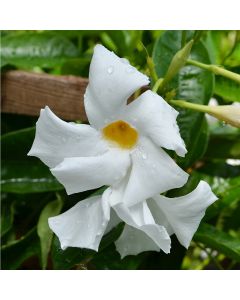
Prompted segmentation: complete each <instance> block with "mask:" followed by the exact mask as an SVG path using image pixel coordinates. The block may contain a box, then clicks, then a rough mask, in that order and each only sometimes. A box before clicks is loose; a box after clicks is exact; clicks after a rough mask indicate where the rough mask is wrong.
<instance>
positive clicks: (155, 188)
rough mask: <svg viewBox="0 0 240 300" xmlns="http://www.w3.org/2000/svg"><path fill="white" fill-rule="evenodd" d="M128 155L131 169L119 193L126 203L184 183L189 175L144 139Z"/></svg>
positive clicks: (137, 200)
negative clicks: (129, 155) (122, 189)
mask: <svg viewBox="0 0 240 300" xmlns="http://www.w3.org/2000/svg"><path fill="white" fill-rule="evenodd" d="M131 157H132V169H131V172H130V175H129V180H128V182H127V184H126V187H125V191H124V193H123V196H122V197H123V199H122V201H124V203H126V205H128V206H130V205H134V204H136V203H137V202H141V201H144V200H146V199H148V198H150V197H152V196H154V195H156V194H159V193H163V192H165V191H168V190H170V189H173V188H179V187H181V186H183V185H184V184H185V183H186V182H187V179H188V176H189V175H188V174H187V173H186V172H184V171H183V170H182V169H181V168H179V167H178V165H177V164H176V163H175V162H174V160H173V159H172V158H171V157H170V156H169V155H168V154H167V153H166V152H165V151H164V150H162V149H161V148H158V147H156V146H155V145H154V144H153V143H152V142H151V141H150V140H149V139H147V138H143V137H142V138H141V139H140V141H139V146H138V147H137V148H136V149H135V151H133V153H132V154H131Z"/></svg>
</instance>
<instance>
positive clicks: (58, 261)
mask: <svg viewBox="0 0 240 300" xmlns="http://www.w3.org/2000/svg"><path fill="white" fill-rule="evenodd" d="M122 229H123V224H119V225H118V226H116V227H115V228H114V229H112V230H111V231H110V232H109V233H108V234H106V235H105V236H104V237H103V238H102V241H101V243H100V246H99V252H101V251H103V250H104V249H105V248H106V247H108V246H109V245H110V244H111V243H113V242H114V241H115V240H116V239H117V238H118V237H119V236H120V234H121V232H122ZM96 254H97V252H95V251H93V250H89V249H80V248H74V247H70V248H67V249H66V250H62V249H61V247H60V243H59V240H58V238H57V237H54V239H53V245H52V260H53V268H54V269H58V270H59V269H60V270H68V269H71V268H74V266H75V265H77V264H80V263H85V262H89V261H90V260H91V259H92V258H93V257H94V256H95V255H96Z"/></svg>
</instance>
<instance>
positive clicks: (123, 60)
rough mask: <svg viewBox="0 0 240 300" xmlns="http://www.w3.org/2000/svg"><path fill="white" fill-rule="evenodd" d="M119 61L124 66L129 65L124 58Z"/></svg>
mask: <svg viewBox="0 0 240 300" xmlns="http://www.w3.org/2000/svg"><path fill="white" fill-rule="evenodd" d="M120 61H121V62H122V63H123V64H125V65H129V61H128V60H127V59H126V58H124V57H123V58H120Z"/></svg>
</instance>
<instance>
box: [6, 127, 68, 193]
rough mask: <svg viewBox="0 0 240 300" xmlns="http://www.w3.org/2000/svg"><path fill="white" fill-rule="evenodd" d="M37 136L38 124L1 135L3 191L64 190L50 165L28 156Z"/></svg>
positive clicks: (35, 191)
mask: <svg viewBox="0 0 240 300" xmlns="http://www.w3.org/2000/svg"><path fill="white" fill-rule="evenodd" d="M34 136H35V128H27V129H23V130H18V131H14V132H10V133H7V134H5V135H3V136H2V138H1V145H2V179H1V187H2V191H3V192H11V193H37V192H46V191H59V190H63V186H62V185H61V184H60V183H59V182H58V181H57V180H56V179H55V177H53V176H52V174H51V172H50V171H49V168H48V167H47V166H45V165H44V164H43V163H42V162H40V161H39V160H38V159H37V158H35V157H29V156H27V153H28V152H29V150H30V148H31V145H32V142H33V140H34ZM16 149H17V150H16ZM26 170H27V172H26Z"/></svg>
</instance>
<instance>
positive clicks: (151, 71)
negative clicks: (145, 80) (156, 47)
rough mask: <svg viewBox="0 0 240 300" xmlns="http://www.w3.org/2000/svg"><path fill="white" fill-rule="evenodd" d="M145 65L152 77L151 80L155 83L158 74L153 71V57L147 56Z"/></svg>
mask: <svg viewBox="0 0 240 300" xmlns="http://www.w3.org/2000/svg"><path fill="white" fill-rule="evenodd" d="M147 65H148V69H149V72H150V76H151V78H152V79H153V82H154V84H155V82H157V81H158V75H157V73H156V71H155V66H154V62H153V59H152V58H151V57H150V56H148V58H147Z"/></svg>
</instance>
